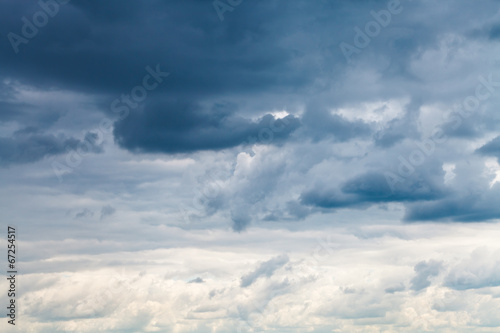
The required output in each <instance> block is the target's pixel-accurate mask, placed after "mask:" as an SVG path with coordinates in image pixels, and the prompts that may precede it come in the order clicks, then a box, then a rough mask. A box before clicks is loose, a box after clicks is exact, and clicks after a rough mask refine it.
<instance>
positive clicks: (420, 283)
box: [410, 260, 442, 291]
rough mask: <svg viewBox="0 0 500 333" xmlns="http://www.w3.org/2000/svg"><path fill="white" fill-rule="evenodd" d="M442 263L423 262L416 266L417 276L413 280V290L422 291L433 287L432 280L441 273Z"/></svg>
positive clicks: (433, 261)
mask: <svg viewBox="0 0 500 333" xmlns="http://www.w3.org/2000/svg"><path fill="white" fill-rule="evenodd" d="M441 268H442V263H441V262H439V261H435V260H429V261H427V262H426V261H421V262H419V263H418V264H416V265H415V268H414V270H415V273H416V274H415V276H414V277H413V278H412V279H411V281H410V283H411V287H410V288H411V289H412V290H415V291H420V290H422V289H425V288H427V287H428V286H430V285H431V281H430V278H431V277H434V276H437V275H438V274H439V272H440V271H441Z"/></svg>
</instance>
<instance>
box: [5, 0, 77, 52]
mask: <svg viewBox="0 0 500 333" xmlns="http://www.w3.org/2000/svg"><path fill="white" fill-rule="evenodd" d="M69 1H70V0H47V1H44V0H40V1H38V6H40V8H41V10H39V11H37V12H36V13H35V14H33V17H32V18H31V20H29V19H28V18H27V17H26V16H23V17H21V21H22V22H23V26H22V27H21V35H22V36H20V35H18V34H15V33H13V32H9V34H8V35H7V38H8V39H9V42H10V45H11V46H12V49H13V50H14V52H15V53H16V54H17V53H19V45H21V44H28V43H29V41H30V40H32V39H33V38H35V37H36V35H38V31H39V29H40V28H43V27H44V26H46V25H47V23H49V18H51V17H54V16H56V15H57V13H59V9H60V5H65V4H67V3H68V2H69Z"/></svg>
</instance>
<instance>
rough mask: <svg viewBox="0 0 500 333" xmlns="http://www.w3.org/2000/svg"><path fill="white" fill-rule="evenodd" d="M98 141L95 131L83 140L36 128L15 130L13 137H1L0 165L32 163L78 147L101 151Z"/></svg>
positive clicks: (95, 151)
mask: <svg viewBox="0 0 500 333" xmlns="http://www.w3.org/2000/svg"><path fill="white" fill-rule="evenodd" d="M96 141H97V137H96V134H94V133H87V134H86V135H85V138H84V140H83V141H81V140H78V139H75V138H67V137H66V136H64V135H58V136H55V135H53V134H45V133H43V132H42V131H40V130H38V129H36V128H33V127H28V128H24V129H22V130H19V131H17V132H15V133H14V135H13V136H12V137H0V165H1V166H4V167H5V166H9V165H12V164H24V163H32V162H36V161H39V160H41V159H43V158H44V157H47V156H54V155H59V154H63V153H65V152H68V151H71V150H76V149H78V148H81V149H83V150H84V149H87V150H89V151H91V152H94V153H100V152H102V151H103V150H102V147H101V146H99V145H97V144H96ZM85 153H87V151H85Z"/></svg>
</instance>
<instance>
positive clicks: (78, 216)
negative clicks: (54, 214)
mask: <svg viewBox="0 0 500 333" xmlns="http://www.w3.org/2000/svg"><path fill="white" fill-rule="evenodd" d="M93 216H94V212H93V211H91V210H90V209H88V208H85V209H84V210H82V211H81V212H78V213H76V215H75V219H82V218H87V217H93Z"/></svg>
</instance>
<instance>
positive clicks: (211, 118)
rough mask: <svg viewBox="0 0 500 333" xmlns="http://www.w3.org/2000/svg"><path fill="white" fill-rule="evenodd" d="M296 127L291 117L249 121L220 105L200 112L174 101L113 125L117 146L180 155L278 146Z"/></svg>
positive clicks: (266, 116)
mask: <svg viewBox="0 0 500 333" xmlns="http://www.w3.org/2000/svg"><path fill="white" fill-rule="evenodd" d="M298 126H299V120H298V118H296V117H294V116H291V115H289V116H287V117H285V118H283V119H277V120H276V119H275V118H274V117H273V116H272V115H269V114H268V115H265V116H263V117H261V118H259V119H258V120H256V121H252V120H249V119H245V118H243V117H241V116H238V115H237V114H236V112H235V111H234V110H232V109H231V108H228V107H226V106H223V105H220V106H218V105H216V106H214V107H212V108H211V110H204V109H203V108H202V107H200V106H199V105H196V104H193V103H189V102H182V101H174V102H167V103H165V104H161V105H156V106H154V107H151V108H148V107H146V108H145V109H144V110H143V111H141V112H134V113H132V114H131V115H130V116H129V117H127V118H125V119H124V120H122V121H119V122H117V123H116V126H115V131H114V134H115V138H116V141H117V142H118V144H119V145H120V146H121V147H124V148H127V149H129V150H132V151H145V152H165V153H183V152H190V151H195V150H219V149H223V148H229V147H234V146H238V145H240V144H254V143H271V142H272V143H278V142H280V141H282V140H283V139H286V138H287V137H288V136H289V135H290V133H291V132H293V131H294V130H295V129H296V128H297V127H298Z"/></svg>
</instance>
